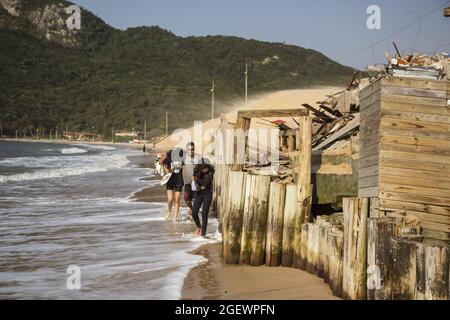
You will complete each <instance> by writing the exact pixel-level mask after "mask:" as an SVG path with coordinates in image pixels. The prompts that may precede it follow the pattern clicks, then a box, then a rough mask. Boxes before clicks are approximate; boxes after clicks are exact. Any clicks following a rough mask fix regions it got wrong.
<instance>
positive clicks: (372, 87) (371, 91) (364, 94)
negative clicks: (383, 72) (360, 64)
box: [359, 80, 381, 100]
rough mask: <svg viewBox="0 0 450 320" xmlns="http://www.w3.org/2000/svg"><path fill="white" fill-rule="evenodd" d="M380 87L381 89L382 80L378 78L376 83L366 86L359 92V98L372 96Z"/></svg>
mask: <svg viewBox="0 0 450 320" xmlns="http://www.w3.org/2000/svg"><path fill="white" fill-rule="evenodd" d="M380 89H381V81H380V80H377V81H375V82H374V83H372V84H370V85H368V86H366V87H365V88H364V89H362V90H361V91H360V92H359V99H360V100H364V99H366V98H367V97H369V96H371V95H372V94H374V93H376V92H377V91H380Z"/></svg>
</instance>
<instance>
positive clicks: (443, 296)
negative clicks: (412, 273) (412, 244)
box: [416, 243, 450, 300]
mask: <svg viewBox="0 0 450 320" xmlns="http://www.w3.org/2000/svg"><path fill="white" fill-rule="evenodd" d="M449 254H450V249H449V247H448V246H446V245H441V244H437V243H430V244H429V243H419V244H417V253H416V255H417V269H416V270H417V274H416V277H417V286H416V299H419V300H448V299H449V298H450V295H449V269H450V265H449Z"/></svg>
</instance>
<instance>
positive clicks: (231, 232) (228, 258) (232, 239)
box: [223, 172, 247, 264]
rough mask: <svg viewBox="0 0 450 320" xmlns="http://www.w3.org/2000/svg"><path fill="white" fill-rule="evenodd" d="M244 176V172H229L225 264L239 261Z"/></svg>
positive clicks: (224, 245) (224, 242)
mask: <svg viewBox="0 0 450 320" xmlns="http://www.w3.org/2000/svg"><path fill="white" fill-rule="evenodd" d="M246 176H247V174H246V173H244V172H230V173H229V180H230V181H229V189H228V191H229V192H228V201H229V204H228V206H227V208H226V209H227V211H226V212H227V213H226V215H225V216H226V219H225V220H224V226H226V227H225V228H224V230H223V256H224V259H225V262H226V263H227V264H238V263H239V257H240V252H241V233H242V220H243V214H244V213H243V211H244V189H245V181H246Z"/></svg>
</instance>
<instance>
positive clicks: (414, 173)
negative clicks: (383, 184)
mask: <svg viewBox="0 0 450 320" xmlns="http://www.w3.org/2000/svg"><path fill="white" fill-rule="evenodd" d="M373 168H376V169H377V171H376V172H378V170H379V172H380V173H381V174H383V175H387V176H395V177H410V178H420V179H428V180H437V181H450V172H444V171H436V172H432V171H423V170H419V169H416V170H412V169H404V168H392V167H386V166H384V165H382V166H380V168H378V166H377V167H369V168H364V169H362V170H367V169H372V170H371V171H367V172H368V173H372V172H375V171H374V169H373ZM362 170H360V171H359V173H358V177H361V174H363V175H364V174H366V171H362ZM366 176H367V175H366Z"/></svg>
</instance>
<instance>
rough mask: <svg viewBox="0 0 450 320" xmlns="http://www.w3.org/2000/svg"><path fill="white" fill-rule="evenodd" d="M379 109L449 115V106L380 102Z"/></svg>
mask: <svg viewBox="0 0 450 320" xmlns="http://www.w3.org/2000/svg"><path fill="white" fill-rule="evenodd" d="M381 110H386V111H399V112H412V113H421V114H433V115H443V116H450V108H449V107H447V106H430V105H418V104H411V103H395V102H381Z"/></svg>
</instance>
